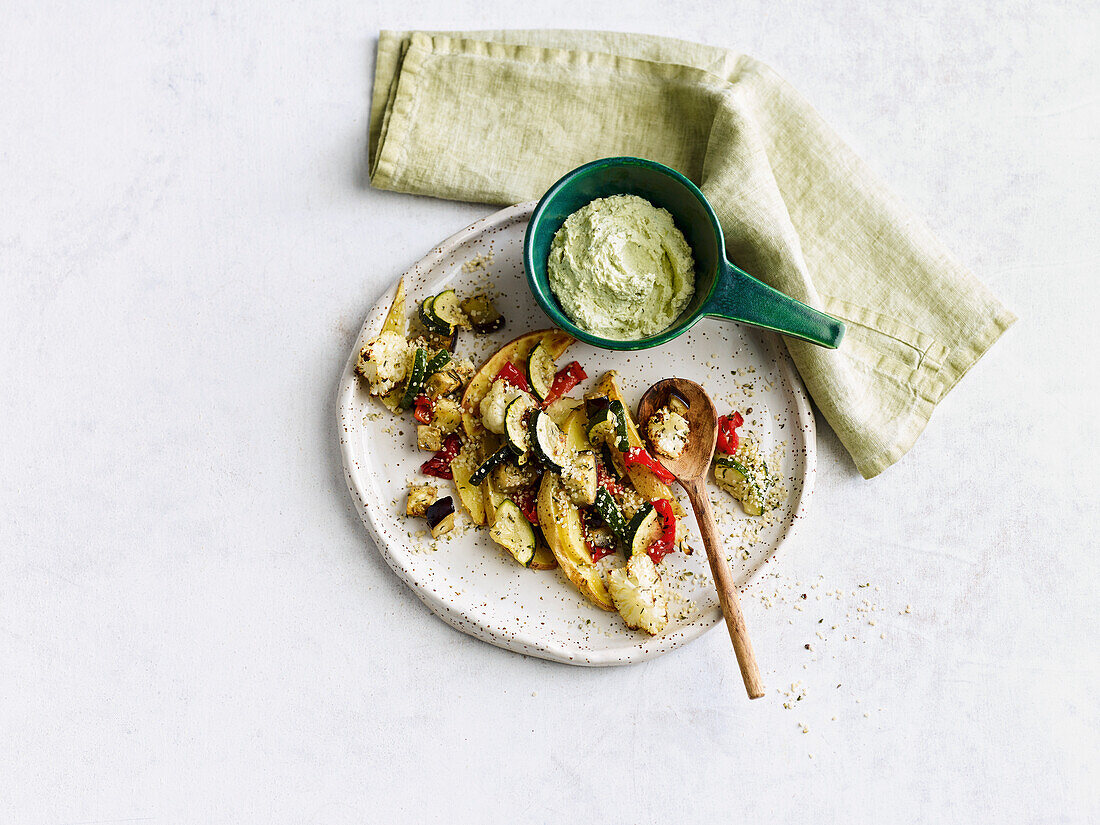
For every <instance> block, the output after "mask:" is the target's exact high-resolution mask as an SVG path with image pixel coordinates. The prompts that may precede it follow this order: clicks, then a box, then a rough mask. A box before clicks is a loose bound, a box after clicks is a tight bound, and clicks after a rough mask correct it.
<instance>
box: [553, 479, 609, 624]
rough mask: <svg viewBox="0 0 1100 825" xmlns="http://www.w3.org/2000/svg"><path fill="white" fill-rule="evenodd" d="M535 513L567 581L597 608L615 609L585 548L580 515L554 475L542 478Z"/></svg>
mask: <svg viewBox="0 0 1100 825" xmlns="http://www.w3.org/2000/svg"><path fill="white" fill-rule="evenodd" d="M538 512H539V524H540V526H541V527H542V532H543V535H544V536H546V543H547V544H548V545H549V546H550V550H551V552H553V554H554V558H556V559H557V560H558V564H559V565H560V566H561V569H562V571H563V572H564V573H565V575H566V577H567V578H568V579H569V581H571V582H572V583H573V586H574V587H576V588H577V589H578V590H580V591H581V593H583V594H584V595H585V596H586V597H587V598H588V599H589V600H591V601H592V602H593V603H594V604H596V605H597V606H599V607H601V608H603V609H604V610H614V609H615V606H614V604H612V602H611V597H610V596H609V595H608V593H607V588H606V587H604V583H603V580H602V579H601V578H600V572H599V570H598V569H597V568H596V565H595V563H594V562H593V560H592V555H591V554H590V553H589V552H588V547H587V546H586V545H585V542H584V528H583V526H582V523H581V515H580V512H579V511H578V510H577V508H576V507H575V506H573V504H571V503H570V502H569V499H568V497H567V496H566V495H565V491H564V490H563V489H562V487H561V481H560V480H559V479H558V477H557V475H556V474H554V473H543V475H542V484H541V485H540V486H539V497H538Z"/></svg>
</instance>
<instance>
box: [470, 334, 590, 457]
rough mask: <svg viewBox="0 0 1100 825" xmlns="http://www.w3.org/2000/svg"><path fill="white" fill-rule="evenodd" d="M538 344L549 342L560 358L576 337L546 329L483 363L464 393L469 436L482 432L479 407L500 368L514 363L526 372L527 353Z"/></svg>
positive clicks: (503, 349)
mask: <svg viewBox="0 0 1100 825" xmlns="http://www.w3.org/2000/svg"><path fill="white" fill-rule="evenodd" d="M538 341H545V343H546V346H547V348H548V349H549V351H550V354H551V355H553V356H554V357H555V358H558V357H560V356H561V354H562V353H563V352H565V350H566V349H567V348H568V347H569V345H570V344H572V343H573V338H572V336H569V335H566V334H565V333H564V332H562V331H561V330H557V329H542V330H538V331H536V332H529V333H527V334H526V335H521V336H520V337H519V338H516V339H514V340H512V341H509V342H508V343H507V344H505V345H504V346H503V347H501V348H500V349H498V350H497V351H496V352H495V353H493V355H492V357H491V358H489V360H488V361H486V362H485V363H484V364H482V365H481V369H479V370H478V371H477V372H476V373H475V374H474V377H473V378H471V379H470V383H468V384H467V385H466V390H465V392H463V393H462V426H463V429H465V430H466V434H467V435H468V436H470V437H471V438H472V437H473V436H475V435H476V434H477V432H478V431H479V430H480V429H481V425H480V424H479V422H478V419H479V418H480V414H479V411H478V407H479V405H480V404H481V399H483V398H484V397H485V393H487V392H488V391H489V385H490V384H492V383H493V380H494V379H495V378H496V377H497V373H498V372H500V368H501V367H503V366H504V365H505V363H507V362H508V361H511V362H512V363H513V364H515V365H516V366H518V367H519V368H520V369H521V370H522V369H523V365H524V364H525V363H526V362H527V353H528V352H529V351H530V349H531V347H533V346H534V345H535V343H536V342H538Z"/></svg>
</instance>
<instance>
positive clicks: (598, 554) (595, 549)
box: [584, 539, 615, 561]
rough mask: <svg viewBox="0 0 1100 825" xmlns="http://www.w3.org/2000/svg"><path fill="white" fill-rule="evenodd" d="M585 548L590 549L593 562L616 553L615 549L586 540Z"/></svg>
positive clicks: (589, 553)
mask: <svg viewBox="0 0 1100 825" xmlns="http://www.w3.org/2000/svg"><path fill="white" fill-rule="evenodd" d="M584 543H585V546H586V547H588V555H590V556H591V557H592V561H599V560H600V559H602V558H603V557H604V556H610V555H611V554H612V553H614V552H615V548H614V547H609V546H607V545H603V544H593V543H592V542H590V541H588V540H587V539H585V542H584Z"/></svg>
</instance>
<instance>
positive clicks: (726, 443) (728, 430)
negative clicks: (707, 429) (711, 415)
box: [717, 411, 745, 455]
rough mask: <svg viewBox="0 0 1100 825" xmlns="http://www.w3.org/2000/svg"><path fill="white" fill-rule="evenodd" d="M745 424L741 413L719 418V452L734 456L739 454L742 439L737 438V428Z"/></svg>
mask: <svg viewBox="0 0 1100 825" xmlns="http://www.w3.org/2000/svg"><path fill="white" fill-rule="evenodd" d="M744 423H745V419H744V418H742V416H741V413H739V412H736V411H735V412H734V413H733V414H732V415H723V416H719V418H718V444H717V447H718V452H720V453H725V454H726V455H733V454H734V453H736V452H737V448H738V446H740V444H741V439H739V438H738V437H737V428H738V427H740V426H741V425H742V424H744Z"/></svg>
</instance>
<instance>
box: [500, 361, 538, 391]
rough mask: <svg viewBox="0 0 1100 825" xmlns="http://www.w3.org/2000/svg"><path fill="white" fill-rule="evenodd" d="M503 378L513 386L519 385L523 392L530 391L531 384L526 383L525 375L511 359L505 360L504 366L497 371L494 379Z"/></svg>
mask: <svg viewBox="0 0 1100 825" xmlns="http://www.w3.org/2000/svg"><path fill="white" fill-rule="evenodd" d="M502 378H503V379H504V380H505V381H507V382H508V383H509V384H511V385H512V386H513V387H519V388H520V389H521V390H523V391H524V392H531V385H530V384H528V383H527V376H525V375H524V374H523V373H522V372H520V370H519V367H517V366H516V365H515V364H513V363H512V362H511V361H505V362H504V366H503V367H501V368H500V372H498V373H497V377H496V380H497V381H499V380H500V379H502Z"/></svg>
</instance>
